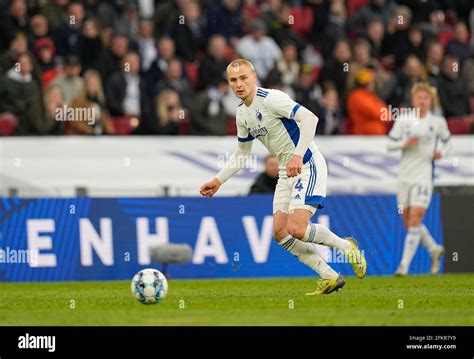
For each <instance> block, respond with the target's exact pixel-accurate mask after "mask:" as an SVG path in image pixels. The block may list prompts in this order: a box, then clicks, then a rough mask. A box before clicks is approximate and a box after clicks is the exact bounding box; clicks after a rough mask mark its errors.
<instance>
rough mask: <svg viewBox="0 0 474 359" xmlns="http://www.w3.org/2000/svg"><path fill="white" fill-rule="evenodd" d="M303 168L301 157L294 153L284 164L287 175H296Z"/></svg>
mask: <svg viewBox="0 0 474 359" xmlns="http://www.w3.org/2000/svg"><path fill="white" fill-rule="evenodd" d="M302 168H303V157H301V156H297V155H294V156H293V157H291V158H290V160H289V161H288V163H287V164H286V175H287V176H288V177H296V176H298V175H299V174H301V169H302Z"/></svg>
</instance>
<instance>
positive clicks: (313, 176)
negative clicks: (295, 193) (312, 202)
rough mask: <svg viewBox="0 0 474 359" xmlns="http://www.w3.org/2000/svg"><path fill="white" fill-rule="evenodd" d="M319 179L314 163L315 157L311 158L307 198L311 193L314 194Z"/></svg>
mask: <svg viewBox="0 0 474 359" xmlns="http://www.w3.org/2000/svg"><path fill="white" fill-rule="evenodd" d="M317 177H318V172H317V170H316V164H315V163H314V159H313V157H311V158H310V160H309V181H308V188H306V197H309V196H310V195H311V193H313V190H314V186H315V184H316V179H317Z"/></svg>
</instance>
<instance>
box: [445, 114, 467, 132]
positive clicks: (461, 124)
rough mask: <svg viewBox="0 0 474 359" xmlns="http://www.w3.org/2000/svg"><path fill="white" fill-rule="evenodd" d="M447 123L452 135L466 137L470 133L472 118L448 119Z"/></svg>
mask: <svg viewBox="0 0 474 359" xmlns="http://www.w3.org/2000/svg"><path fill="white" fill-rule="evenodd" d="M447 121H448V128H449V131H450V132H451V134H453V135H468V134H469V133H470V132H471V128H472V124H473V119H472V117H450V118H448V119H447Z"/></svg>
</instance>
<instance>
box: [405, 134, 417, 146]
mask: <svg viewBox="0 0 474 359" xmlns="http://www.w3.org/2000/svg"><path fill="white" fill-rule="evenodd" d="M418 143H420V140H419V139H418V137H416V136H413V137H410V138H409V139H407V140H406V142H405V145H404V147H408V148H413V147H416V146H418Z"/></svg>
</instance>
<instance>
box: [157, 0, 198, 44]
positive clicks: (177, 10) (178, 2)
mask: <svg viewBox="0 0 474 359" xmlns="http://www.w3.org/2000/svg"><path fill="white" fill-rule="evenodd" d="M188 1H189V0H171V1H166V2H163V3H162V4H160V5H158V7H157V8H156V10H155V15H154V17H153V23H154V26H153V28H154V31H155V38H160V37H162V36H163V35H164V34H165V33H166V31H168V29H169V28H170V26H171V25H172V24H173V23H174V21H175V20H176V19H177V18H178V16H179V15H180V14H182V13H183V6H184V5H186V3H187V2H188Z"/></svg>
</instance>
